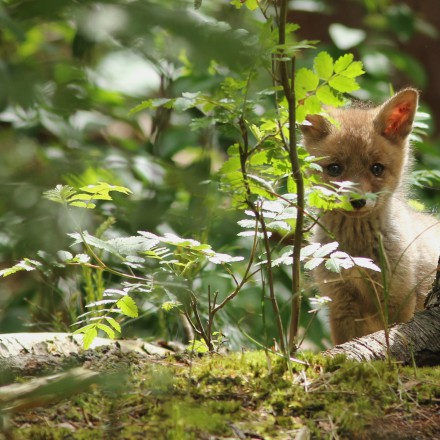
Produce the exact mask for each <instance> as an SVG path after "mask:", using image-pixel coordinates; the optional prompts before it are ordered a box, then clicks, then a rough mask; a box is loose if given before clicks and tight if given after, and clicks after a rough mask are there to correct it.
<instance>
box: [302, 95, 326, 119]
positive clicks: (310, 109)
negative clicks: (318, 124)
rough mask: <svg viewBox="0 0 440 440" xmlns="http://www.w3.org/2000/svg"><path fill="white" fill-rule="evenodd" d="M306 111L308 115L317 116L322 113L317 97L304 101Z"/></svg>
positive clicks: (310, 97)
mask: <svg viewBox="0 0 440 440" xmlns="http://www.w3.org/2000/svg"><path fill="white" fill-rule="evenodd" d="M304 109H305V111H306V114H308V115H317V114H319V113H321V111H322V108H321V102H320V101H319V99H318V98H317V97H316V96H315V95H312V96H308V97H307V98H306V99H305V100H304Z"/></svg>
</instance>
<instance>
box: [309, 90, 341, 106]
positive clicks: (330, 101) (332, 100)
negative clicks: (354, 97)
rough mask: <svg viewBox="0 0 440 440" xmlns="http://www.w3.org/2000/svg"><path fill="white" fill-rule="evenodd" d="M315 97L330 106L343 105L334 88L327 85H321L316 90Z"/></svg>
mask: <svg viewBox="0 0 440 440" xmlns="http://www.w3.org/2000/svg"><path fill="white" fill-rule="evenodd" d="M316 97H317V98H318V99H319V100H320V101H321V102H322V103H323V104H325V105H331V106H332V107H340V106H341V105H344V103H345V102H344V100H343V99H341V98H340V97H339V96H338V95H337V94H336V92H335V91H334V90H332V88H331V87H330V86H328V85H323V86H321V87H319V88H318V90H317V91H316Z"/></svg>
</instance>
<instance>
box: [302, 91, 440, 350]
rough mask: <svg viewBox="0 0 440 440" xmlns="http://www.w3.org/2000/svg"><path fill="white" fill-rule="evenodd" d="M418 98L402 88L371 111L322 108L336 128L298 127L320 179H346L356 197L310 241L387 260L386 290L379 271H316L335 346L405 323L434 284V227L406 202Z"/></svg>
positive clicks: (331, 214) (437, 247)
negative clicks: (327, 299)
mask: <svg viewBox="0 0 440 440" xmlns="http://www.w3.org/2000/svg"><path fill="white" fill-rule="evenodd" d="M417 101H418V92H417V91H416V90H414V89H405V90H402V91H401V92H399V93H397V94H396V95H394V96H393V97H392V98H390V99H389V100H388V101H386V102H385V103H384V104H383V105H381V106H379V107H376V108H362V107H359V108H356V107H352V108H348V109H328V114H329V115H330V116H331V118H333V119H334V120H336V121H337V124H331V123H330V122H329V121H328V120H327V119H326V118H324V117H323V116H321V115H309V116H308V117H307V121H308V122H306V124H304V125H303V126H302V127H301V129H302V133H303V141H304V145H305V147H306V149H307V150H308V151H309V153H310V154H312V155H313V156H315V157H317V158H319V164H320V165H321V166H322V170H323V171H322V180H323V181H324V182H326V183H328V184H330V185H331V184H332V182H335V181H351V182H353V183H354V184H355V185H356V186H355V189H356V193H357V194H356V195H352V197H351V199H350V204H351V205H352V207H353V209H352V210H350V211H344V210H332V211H324V212H323V213H322V216H321V217H320V222H319V225H318V226H317V227H316V228H315V234H314V241H315V242H318V243H321V244H325V243H329V242H332V241H335V240H336V241H337V242H339V249H338V250H341V251H344V252H346V253H348V254H349V255H351V256H352V257H366V258H371V259H372V260H373V261H374V262H375V263H376V265H378V266H380V265H381V264H380V261H381V254H382V255H383V257H384V260H385V262H386V264H385V266H386V269H385V275H386V276H385V279H386V287H384V285H383V284H384V282H383V280H384V278H383V274H382V273H378V272H374V271H371V270H364V271H360V270H359V268H356V267H354V268H352V269H348V270H342V272H341V273H340V274H335V273H332V272H330V271H328V270H327V269H326V268H325V267H321V266H320V267H318V268H317V269H315V273H314V277H315V280H316V282H317V283H318V285H319V288H320V292H321V294H322V295H326V296H329V297H330V298H331V299H332V301H331V303H330V327H331V335H332V339H333V342H334V343H335V344H340V343H343V342H346V341H348V340H350V339H352V338H354V337H359V336H363V335H366V334H369V333H372V332H375V331H378V330H383V328H384V322H387V321H388V323H389V324H392V323H398V322H406V321H408V320H409V319H410V318H411V317H412V316H413V315H414V312H415V311H416V310H421V309H422V308H423V302H424V296H425V295H426V294H427V292H428V290H429V287H430V285H431V283H432V277H433V274H434V273H435V270H436V267H437V260H438V256H439V253H440V226H439V224H438V221H437V220H436V219H435V218H433V217H431V216H429V215H426V214H422V213H419V212H415V211H413V210H412V209H411V208H410V207H409V206H408V203H407V200H406V192H407V184H406V179H407V177H408V176H409V172H410V168H411V163H412V155H411V148H410V145H409V140H408V136H409V134H410V132H411V129H412V124H413V120H414V115H415V112H416V109H417ZM367 193H374V194H375V197H371V195H370V196H369V197H367V196H366V194H367ZM382 266H383V265H382ZM382 270H384V268H383V267H382ZM383 316H387V317H388V318H387V320H386V319H384V317H383Z"/></svg>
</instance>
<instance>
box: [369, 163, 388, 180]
mask: <svg viewBox="0 0 440 440" xmlns="http://www.w3.org/2000/svg"><path fill="white" fill-rule="evenodd" d="M370 169H371V172H372V173H373V174H374V175H375V176H376V177H380V176H381V175H382V174H383V171H384V169H385V167H384V166H383V165H382V164H381V163H374V164H373V165H371V168H370Z"/></svg>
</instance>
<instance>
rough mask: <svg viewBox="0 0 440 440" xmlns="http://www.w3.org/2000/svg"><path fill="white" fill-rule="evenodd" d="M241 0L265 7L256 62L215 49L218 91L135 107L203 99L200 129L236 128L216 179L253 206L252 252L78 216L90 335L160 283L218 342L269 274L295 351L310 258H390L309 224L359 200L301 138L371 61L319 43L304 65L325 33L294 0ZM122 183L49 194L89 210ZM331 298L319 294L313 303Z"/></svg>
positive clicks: (207, 340)
mask: <svg viewBox="0 0 440 440" xmlns="http://www.w3.org/2000/svg"><path fill="white" fill-rule="evenodd" d="M231 3H232V4H233V5H235V6H236V7H237V9H242V8H247V10H248V13H249V14H258V20H256V22H255V23H254V25H253V28H252V32H253V35H250V33H249V31H247V37H251V38H250V40H249V41H250V42H251V43H252V44H253V45H251V43H249V44H250V49H252V50H257V49H256V48H258V51H256V52H255V57H254V61H253V63H252V64H250V65H249V63H247V64H246V65H245V66H243V68H240V69H236V70H235V71H233V70H232V69H230V68H227V67H226V66H223V65H221V64H219V63H218V62H217V61H216V59H215V58H216V57H215V54H213V61H212V65H211V69H212V72H213V75H215V76H216V78H219V77H221V81H219V84H218V87H217V88H216V90H215V91H214V93H206V92H184V93H182V94H181V96H178V97H161V98H157V99H150V100H147V101H144V102H142V103H140V104H139V105H138V106H136V107H135V108H133V110H132V111H131V115H136V114H137V113H138V112H141V111H149V112H153V114H154V113H156V114H159V113H161V112H162V113H163V112H176V113H178V112H190V111H191V112H193V113H192V114H193V115H194V114H195V115H196V116H195V117H194V118H193V121H192V124H191V129H192V130H196V131H200V132H206V130H210V131H211V132H212V130H214V131H215V130H218V131H227V132H228V133H229V135H230V137H231V138H232V139H233V142H232V143H231V145H230V146H229V148H228V150H227V159H226V160H225V161H224V163H223V165H222V166H221V168H220V170H219V171H218V173H217V177H216V179H217V180H218V182H219V186H220V189H221V190H222V191H223V192H224V193H226V194H228V195H229V196H230V197H231V209H235V210H238V211H239V212H241V213H242V219H241V220H240V222H239V225H240V226H241V228H242V231H241V232H240V236H241V237H242V240H243V242H244V243H246V244H247V247H248V249H249V251H248V252H247V255H246V257H244V256H242V255H236V254H235V253H225V252H216V251H215V250H213V249H212V247H211V246H210V245H209V244H207V243H202V242H201V241H198V240H194V239H193V238H186V237H180V236H177V235H176V234H174V233H171V232H169V233H164V234H158V233H153V232H151V231H138V233H137V234H136V235H133V236H112V234H110V233H109V231H111V227H112V223H113V222H112V220H111V219H109V220H107V221H106V222H104V225H103V226H102V227H101V229H100V230H98V231H97V232H96V233H95V234H91V233H89V232H87V231H86V230H83V229H82V228H81V226H80V225H78V227H77V230H76V231H74V232H72V233H71V234H69V235H70V238H71V240H72V248H73V249H74V250H75V251H74V252H70V251H62V252H60V253H59V260H60V261H59V262H58V264H59V265H61V266H80V267H81V268H82V271H83V272H82V274H83V277H84V283H85V287H84V290H85V292H86V295H85V302H86V311H83V313H81V314H80V315H79V316H78V319H77V322H76V324H75V325H76V326H77V329H76V330H75V332H76V333H83V334H84V345H85V347H89V346H90V344H91V343H92V342H93V339H94V338H95V337H96V336H97V335H98V333H99V331H102V332H104V333H105V334H106V335H107V336H108V337H110V338H114V337H115V336H116V335H117V334H119V333H120V332H121V319H125V318H127V317H128V318H136V317H137V316H138V315H139V310H138V307H137V304H136V301H135V298H136V297H137V296H139V295H152V296H153V295H154V296H159V302H160V303H161V307H162V309H163V310H166V311H168V312H173V311H174V312H177V313H178V314H180V315H181V316H182V319H183V321H184V322H185V328H186V329H187V337H188V339H191V340H192V343H193V347H195V346H196V345H197V347H199V348H200V347H205V348H206V349H207V350H210V351H212V350H214V349H216V348H218V346H219V345H221V344H222V343H223V342H224V338H223V335H222V332H221V322H218V320H217V318H218V316H219V314H220V312H221V311H223V310H224V309H225V307H226V306H227V305H228V303H230V302H231V301H233V300H234V298H236V297H237V295H238V294H239V293H240V292H241V291H242V290H243V288H244V286H245V285H246V284H247V283H251V282H252V283H259V285H260V286H261V289H262V291H263V294H262V298H263V303H264V302H269V303H270V304H271V306H272V309H273V314H272V318H271V319H274V320H275V322H276V328H277V332H278V335H277V338H276V345H277V346H278V347H279V350H280V351H281V352H282V353H283V354H285V355H288V354H289V353H291V352H294V351H296V350H297V349H298V347H299V345H300V342H301V341H302V340H303V336H300V334H299V322H300V310H301V300H302V295H303V286H302V281H301V279H302V268H305V269H306V270H310V269H313V268H314V267H316V266H317V265H319V264H325V265H326V267H327V268H328V269H329V270H332V271H335V272H339V271H341V270H344V269H347V268H351V267H353V266H358V267H360V268H368V269H373V270H378V268H377V267H376V266H375V265H374V264H373V263H372V262H371V261H370V260H367V259H363V258H353V257H352V256H349V255H347V254H345V253H342V252H340V251H338V243H336V242H335V243H330V244H327V245H324V246H321V245H320V244H313V245H309V246H305V245H304V243H305V235H306V234H307V232H308V231H309V230H310V228H311V227H312V226H313V224H314V223H316V222H318V221H319V219H317V218H315V216H314V214H313V210H314V209H315V208H321V209H322V208H324V209H335V208H341V207H343V208H344V209H350V208H349V207H350V205H349V203H348V196H349V194H350V192H351V190H352V187H351V185H350V183H349V182H344V183H342V184H340V185H339V186H335V187H328V186H325V185H323V184H321V183H320V182H319V181H318V180H317V177H316V174H313V173H311V171H314V170H317V169H319V165H318V164H317V163H316V158H314V157H311V156H309V155H308V154H307V153H306V151H305V150H304V148H303V147H302V146H301V141H300V139H299V137H298V136H297V127H298V125H299V124H304V123H307V121H306V120H305V118H306V115H308V114H318V113H323V114H325V106H326V105H328V106H333V107H338V106H342V105H344V104H345V103H346V99H345V97H344V95H345V94H346V93H351V92H353V91H355V90H357V89H358V88H359V86H358V84H357V82H356V78H357V77H359V76H360V75H362V74H363V73H364V71H363V67H362V63H361V62H359V61H355V60H354V57H353V55H352V54H345V55H342V56H340V57H338V58H337V59H334V58H333V57H332V56H331V55H330V54H329V53H327V52H319V53H317V54H316V56H315V57H314V58H313V62H312V64H311V65H309V66H306V65H303V63H302V60H301V56H302V54H303V52H304V51H312V50H313V49H314V46H315V42H313V41H299V40H298V38H297V32H296V31H297V30H298V26H296V25H294V24H291V23H288V22H287V5H288V2H287V0H281V1H280V2H272V1H267V2H258V1H256V0H247V1H238V0H234V1H232V2H231ZM247 37H246V38H247ZM181 62H182V66H183V69H186V70H188V71H189V70H190V69H191V68H192V65H191V60H189V59H188V58H187V57H186V56H185V54H182V57H181ZM329 119H330V118H329ZM112 192H118V193H122V194H125V195H128V194H130V192H131V191H130V190H129V189H128V188H125V187H123V186H115V185H110V184H107V183H102V182H101V183H97V184H96V185H90V186H86V187H81V188H78V189H75V188H73V187H72V186H68V185H58V186H57V187H56V188H55V189H53V190H50V191H47V192H46V193H45V197H46V198H48V199H49V200H52V201H54V202H58V203H62V204H64V206H65V207H66V209H68V210H77V209H86V210H88V209H91V208H94V207H95V206H96V205H97V204H99V203H103V202H105V201H110V200H112V195H111V193H112ZM106 234H107V235H106ZM238 253H240V252H238ZM41 266H42V263H41V262H40V261H39V260H38V259H24V260H23V261H21V262H19V263H18V264H17V265H15V266H13V267H12V268H10V269H5V270H3V271H1V272H0V274H1V275H2V276H7V275H10V274H12V273H15V272H17V271H21V270H26V271H29V270H36V269H41ZM283 266H287V267H290V273H291V279H292V284H291V292H290V306H289V309H290V312H289V323H286V322H285V320H283V315H282V310H281V309H282V308H285V304H281V305H280V300H279V295H278V294H277V291H276V285H275V282H274V273H275V272H276V271H277V270H279V268H280V267H283ZM213 268H221V269H222V271H219V270H218V269H213ZM213 270H214V271H215V272H216V273H217V276H219V277H221V276H227V277H229V278H230V280H232V284H233V286H234V287H233V288H232V289H231V290H230V291H224V290H219V289H218V288H217V286H216V285H213V284H208V285H207V286H206V285H204V283H203V277H204V274H205V273H206V271H213ZM221 272H222V274H221V275H219V274H220V273H221ZM104 273H105V274H107V275H108V276H106V278H105V279H104V278H103V274H104ZM327 300H328V299H326V298H320V297H316V298H315V299H314V305H315V308H314V309H313V310H312V312H313V313H316V312H317V311H318V310H319V308H320V306H321V305H323V304H325V302H326V301H327ZM263 315H264V312H263ZM313 316H314V315H312V316H311V320H313ZM263 317H264V319H267V317H265V316H263ZM78 326H79V328H78ZM200 349H202V348H200Z"/></svg>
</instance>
